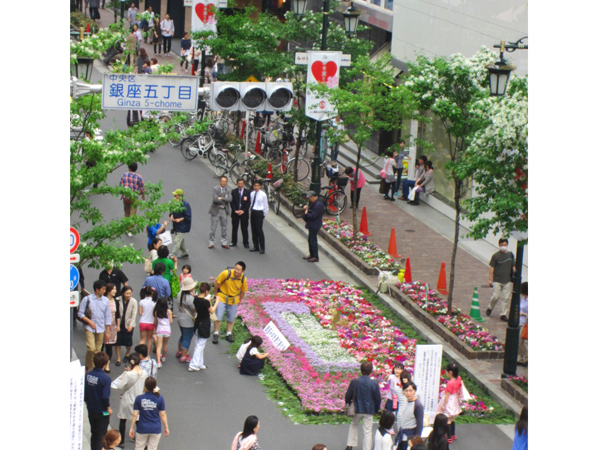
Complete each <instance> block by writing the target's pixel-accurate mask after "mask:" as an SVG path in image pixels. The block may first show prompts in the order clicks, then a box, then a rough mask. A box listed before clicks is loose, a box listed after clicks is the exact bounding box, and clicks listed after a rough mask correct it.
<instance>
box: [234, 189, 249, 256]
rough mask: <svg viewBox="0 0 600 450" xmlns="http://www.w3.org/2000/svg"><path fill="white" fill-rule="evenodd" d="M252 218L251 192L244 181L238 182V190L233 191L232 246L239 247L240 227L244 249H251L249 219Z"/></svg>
mask: <svg viewBox="0 0 600 450" xmlns="http://www.w3.org/2000/svg"><path fill="white" fill-rule="evenodd" d="M249 216H250V191H249V190H248V189H246V188H245V187H244V180H242V179H241V178H240V179H239V180H237V189H233V190H232V191H231V226H232V232H231V245H230V247H235V246H236V245H237V237H238V226H240V225H241V228H242V238H243V240H244V247H245V248H250V245H249V242H248V218H249Z"/></svg>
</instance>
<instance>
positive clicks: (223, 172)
mask: <svg viewBox="0 0 600 450" xmlns="http://www.w3.org/2000/svg"><path fill="white" fill-rule="evenodd" d="M228 171H229V168H228V167H227V166H222V165H221V164H216V165H214V166H213V172H214V174H215V176H217V178H221V177H222V176H227V173H228Z"/></svg>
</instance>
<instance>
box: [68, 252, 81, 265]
mask: <svg viewBox="0 0 600 450" xmlns="http://www.w3.org/2000/svg"><path fill="white" fill-rule="evenodd" d="M80 260H81V256H80V255H79V253H72V254H71V255H69V263H70V264H77V263H78V262H79V261H80Z"/></svg>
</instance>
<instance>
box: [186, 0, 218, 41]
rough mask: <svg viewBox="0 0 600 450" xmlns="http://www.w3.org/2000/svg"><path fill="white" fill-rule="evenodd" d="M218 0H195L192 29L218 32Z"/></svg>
mask: <svg viewBox="0 0 600 450" xmlns="http://www.w3.org/2000/svg"><path fill="white" fill-rule="evenodd" d="M217 3H218V2H217V0H194V6H193V8H192V31H214V32H215V33H216V32H217V19H216V17H215V12H216V10H217Z"/></svg>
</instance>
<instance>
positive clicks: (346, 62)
mask: <svg viewBox="0 0 600 450" xmlns="http://www.w3.org/2000/svg"><path fill="white" fill-rule="evenodd" d="M294 57H295V59H294V64H298V65H300V66H308V53H307V52H296V53H294ZM351 63H352V55H347V54H346V53H343V54H342V59H341V60H340V66H342V67H350V64H351Z"/></svg>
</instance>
